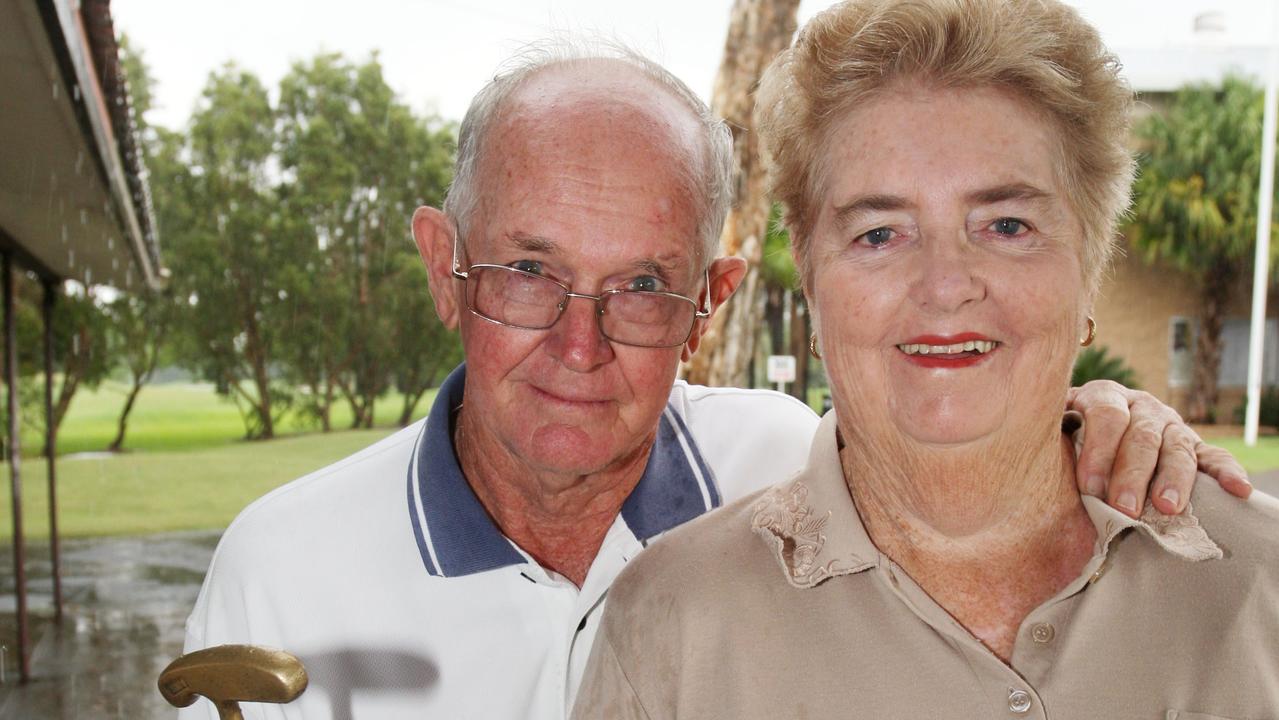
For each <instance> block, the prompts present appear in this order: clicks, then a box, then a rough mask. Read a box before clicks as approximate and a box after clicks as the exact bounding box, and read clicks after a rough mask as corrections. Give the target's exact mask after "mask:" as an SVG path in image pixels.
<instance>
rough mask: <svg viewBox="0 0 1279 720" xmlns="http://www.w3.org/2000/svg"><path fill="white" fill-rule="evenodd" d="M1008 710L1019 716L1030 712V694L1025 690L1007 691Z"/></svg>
mask: <svg viewBox="0 0 1279 720" xmlns="http://www.w3.org/2000/svg"><path fill="white" fill-rule="evenodd" d="M1008 709H1009V710H1012V711H1013V712H1015V713H1017V714H1018V715H1021V714H1023V713H1026V712H1028V711H1029V710H1030V693H1028V692H1026V691H1025V690H1016V689H1010V690H1009V691H1008Z"/></svg>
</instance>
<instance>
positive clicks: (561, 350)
mask: <svg viewBox="0 0 1279 720" xmlns="http://www.w3.org/2000/svg"><path fill="white" fill-rule="evenodd" d="M564 302H566V303H568V304H567V305H566V306H565V307H564V312H563V314H561V315H560V319H559V321H558V322H556V323H555V325H553V326H551V330H550V336H549V337H548V338H547V339H546V349H547V351H548V352H550V353H551V354H552V355H553V356H554V357H555V358H556V359H557V360H559V361H560V363H561V364H562V365H564V367H566V368H568V369H570V370H574V371H577V372H590V371H591V370H593V369H595V368H596V367H598V366H600V365H603V364H605V363H607V362H609V361H611V360H612V359H613V346H612V344H611V343H610V342H609V341H608V338H606V337H604V335H603V334H601V333H600V324H599V317H598V310H597V307H598V305H597V304H596V301H594V300H592V299H590V298H583V297H574V296H569V297H567V298H565V299H564Z"/></svg>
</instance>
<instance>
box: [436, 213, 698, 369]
mask: <svg viewBox="0 0 1279 720" xmlns="http://www.w3.org/2000/svg"><path fill="white" fill-rule="evenodd" d="M460 244H461V235H460V233H459V234H458V235H456V236H454V238H453V268H452V270H453V277H454V278H456V279H458V280H461V281H463V282H465V281H467V280H468V279H470V273H471V271H472V270H474V269H475V268H496V269H498V270H506V271H507V272H515V273H520V274H521V275H527V276H529V277H532V278H537V279H538V280H546V281H547V282H552V283H555V284H556V285H559V286H560V287H561V288H563V289H564V299H562V300H560V302H559V304H558V305H556V307H557V308H558V310H559V312H557V313H556V315H555V319H554V320H552V321H551V323H550V324H549V325H543V326H540V327H530V326H528V325H515V324H513V323H508V322H502V321H501V320H497V319H495V318H491V317H489V316H487V315H483V314H481V313H480V312H479V311H478V310H476V309H475V308H473V307H471V298H470V293H467V292H463V293H462V297H463V299H464V300H465V302H466V309H467V310H469V311H470V312H471V314H472V315H474V316H475V317H477V318H480V319H481V320H487V321H489V322H491V323H493V324H495V325H501V326H502V327H513V328H519V329H521V330H548V329H550V328H552V327H555V323H557V322H559V321H560V318H562V317H564V310H566V309H567V308H568V301H569V298H582V299H583V300H592V301H594V302H595V324H596V326H597V327H598V328H599V331H600V335H602V336H603V337H605V338H607V339H608V340H609V341H611V342H615V343H621V344H622V345H630V346H631V347H648V348H667V347H679V346H680V345H683V344H684V343H686V342H688V339H689V338H690V337H692V336H693V328H695V327H697V321H698V320H699V319H700V320H705V319H706V318H709V317H710V316H711V311H710V308H709V307H707V306H705V305H704V306H702V307H698V303H697V301H696V300H694V299H693V298H691V297H688V296H687V295H680V294H679V293H672V292H660V291H648V290H605V291H604V292H602V293H600V294H599V295H587V294H586V293H576V292H573V288H571V287H569V286H568V285H565V284H564V283H562V282H560V281H559V280H554V279H552V278H548V277H546V276H545V275H538V274H536V273H531V272H527V271H524V270H520V269H518V268H513V267H509V266H507V265H497V264H494V263H475V264H474V265H471V266H469V267H467V269H465V270H463V269H462V266H461V264H460V263H459V262H458V255H457V251H458V247H459V245H460ZM703 277H704V278H705V280H706V302H707V303H709V302H710V295H711V271H710V268H707V269H706V270H705V271H704V272H703ZM627 293H642V294H645V295H665V296H667V297H673V298H679V299H680V300H684V301H687V302H688V303H689V304H690V305H692V306H693V307H694V312H693V322H691V323H689V326H688V333H687V334H685V335H684V338H683V339H682V340H680V341H679V342H677V343H672V344H670V345H639V344H636V343H630V342H626V341H625V340H618V339H616V338H614V337H612V336H611V335H609V334H608V333H607V332H605V331H604V319H603V318H604V299H605V298H607V297H611V296H614V295H624V294H627Z"/></svg>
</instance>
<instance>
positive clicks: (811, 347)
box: [808, 333, 822, 360]
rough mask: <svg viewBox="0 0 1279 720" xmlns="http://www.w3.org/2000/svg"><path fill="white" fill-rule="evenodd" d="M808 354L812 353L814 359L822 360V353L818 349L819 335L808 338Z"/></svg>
mask: <svg viewBox="0 0 1279 720" xmlns="http://www.w3.org/2000/svg"><path fill="white" fill-rule="evenodd" d="M808 352H810V353H812V355H813V357H815V358H817V359H818V360H821V359H822V353H821V351H820V350H818V349H817V333H813V334H812V335H809V336H808Z"/></svg>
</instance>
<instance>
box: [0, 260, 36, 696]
mask: <svg viewBox="0 0 1279 720" xmlns="http://www.w3.org/2000/svg"><path fill="white" fill-rule="evenodd" d="M3 260H4V262H3V271H4V377H5V385H7V386H8V390H9V427H8V433H9V488H10V491H11V502H12V503H13V592H14V594H15V595H16V596H17V601H18V602H17V613H18V617H17V621H18V648H17V655H18V681H19V682H22V683H25V682H27V681H28V680H30V679H31V666H30V662H29V658H28V657H27V644H28V641H27V568H26V555H27V552H26V547H25V545H24V543H23V537H22V473H21V466H22V447H21V443H20V441H19V439H18V428H19V425H18V340H17V334H18V333H17V324H18V323H17V317H16V316H15V315H14V309H13V295H14V286H13V285H14V280H15V279H16V278H14V274H13V273H14V270H13V257H12V256H11V255H10V254H9V253H5V254H4V258H3Z"/></svg>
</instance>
